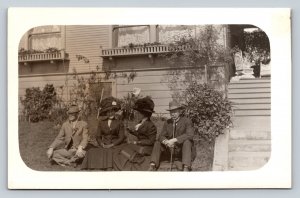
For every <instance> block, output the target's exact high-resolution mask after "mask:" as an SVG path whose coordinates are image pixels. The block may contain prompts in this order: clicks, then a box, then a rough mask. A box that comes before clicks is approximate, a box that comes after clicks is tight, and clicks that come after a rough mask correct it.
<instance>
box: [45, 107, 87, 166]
mask: <svg viewBox="0 0 300 198" xmlns="http://www.w3.org/2000/svg"><path fill="white" fill-rule="evenodd" d="M68 115H69V118H68V120H67V121H66V122H65V123H64V124H63V125H62V127H61V129H60V132H59V134H58V135H57V137H56V138H55V140H54V141H53V143H52V144H51V145H50V146H49V148H48V150H47V156H48V158H49V159H50V160H51V161H54V162H56V163H57V164H59V165H61V166H70V165H73V166H76V162H78V160H79V159H81V158H83V157H84V156H85V153H86V151H85V150H84V149H85V147H86V146H87V143H88V127H87V123H86V122H85V121H82V120H79V108H78V106H76V105H72V106H71V107H70V108H69V110H68Z"/></svg>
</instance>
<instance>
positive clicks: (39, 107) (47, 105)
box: [21, 84, 56, 122]
mask: <svg viewBox="0 0 300 198" xmlns="http://www.w3.org/2000/svg"><path fill="white" fill-rule="evenodd" d="M21 102H22V104H23V105H24V111H25V117H26V119H27V120H28V121H29V122H38V121H41V120H44V119H46V118H49V116H50V114H51V109H52V107H53V105H54V104H55V103H56V92H55V88H54V87H53V85H50V84H46V85H45V87H44V89H43V90H40V88H39V87H32V88H27V89H26V93H25V99H23V100H22V101H21Z"/></svg>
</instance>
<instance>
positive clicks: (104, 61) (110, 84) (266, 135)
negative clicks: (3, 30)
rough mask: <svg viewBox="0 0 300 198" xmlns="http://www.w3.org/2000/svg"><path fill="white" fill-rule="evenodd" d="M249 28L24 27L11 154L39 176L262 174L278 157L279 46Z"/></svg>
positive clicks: (241, 25)
mask: <svg viewBox="0 0 300 198" xmlns="http://www.w3.org/2000/svg"><path fill="white" fill-rule="evenodd" d="M102 20H103V19H102ZM245 21H246V23H236V22H234V23H230V20H228V23H214V22H212V23H203V21H201V22H199V23H193V24H190V23H188V24H185V23H178V24H177V23H174V21H173V22H172V23H169V24H168V23H161V24H159V23H157V24H156V23H148V22H145V24H143V22H142V23H141V22H138V23H132V21H130V22H128V24H126V20H125V23H124V22H122V23H119V24H118V23H115V22H114V21H113V22H111V23H110V24H107V23H104V24H101V23H99V24H81V23H78V24H74V23H72V24H67V23H66V24H57V23H52V24H51V23H49V22H47V23H44V24H42V25H41V23H39V25H35V26H27V29H26V31H23V32H22V33H20V35H21V37H20V38H19V39H17V38H15V39H14V40H15V41H14V43H17V44H18V45H17V46H14V47H15V48H17V50H18V53H17V54H13V56H12V57H13V59H16V60H17V65H16V66H15V67H16V68H17V73H15V74H14V75H16V76H17V79H18V82H14V83H16V84H17V85H16V86H17V87H18V88H17V90H14V92H16V91H17V96H18V98H17V99H18V104H15V108H14V109H16V107H17V115H14V117H13V119H14V120H15V123H14V125H18V130H17V131H14V133H15V135H14V137H17V140H16V138H14V142H15V143H16V144H17V145H18V149H17V148H15V149H14V151H13V152H14V153H15V152H17V153H19V154H17V155H19V157H20V158H21V161H22V163H23V164H24V165H25V166H26V167H27V168H28V169H29V171H30V170H31V171H34V172H35V173H38V174H39V173H42V174H45V175H48V174H49V175H52V173H53V174H58V175H59V174H64V173H66V172H69V173H71V174H77V173H79V174H81V175H83V174H86V175H91V174H98V175H103V174H104V175H105V174H113V175H114V177H116V178H119V177H121V176H120V175H118V174H122V172H124V173H126V174H128V175H129V176H130V175H131V174H130V173H133V174H135V173H137V174H142V175H143V174H144V173H146V174H147V175H149V174H152V175H154V176H155V175H156V174H169V173H170V174H175V175H176V174H179V173H180V172H186V173H182V174H184V177H187V178H189V177H190V176H191V174H202V173H204V174H214V173H217V174H219V173H222V172H224V173H226V174H229V177H230V174H231V173H232V175H235V174H237V175H239V174H241V175H242V174H244V173H245V172H246V174H248V173H251V172H255V171H260V170H261V169H263V168H265V167H266V166H267V164H268V163H269V160H270V159H271V156H273V155H275V156H276V155H277V154H276V153H275V154H274V153H273V152H274V150H275V152H276V151H277V149H273V146H274V145H273V142H274V140H273V136H274V133H275V136H276V131H275V132H273V129H274V128H273V127H271V119H275V118H273V116H274V112H275V113H276V114H277V115H278V111H277V110H276V109H275V110H273V107H274V105H273V101H274V99H273V93H272V92H273V90H274V89H273V87H272V92H271V84H272V86H273V85H274V84H277V82H278V81H275V83H274V78H273V72H271V71H273V67H274V65H275V66H277V65H278V62H275V63H274V59H275V61H276V58H274V57H273V53H272V50H273V48H271V46H273V45H276V44H273V43H272V42H276V40H273V41H272V40H271V38H269V34H268V33H267V32H265V30H264V27H262V26H260V23H259V22H258V21H257V23H248V21H247V20H245ZM74 22H76V21H75V20H74ZM155 22H156V21H155ZM157 22H159V21H157ZM284 22H286V23H289V21H284ZM9 25H11V26H17V24H14V23H13V22H9ZM28 27H29V28H28ZM288 31H290V30H288ZM287 44H288V45H289V44H290V43H287ZM288 55H289V52H287V56H288ZM277 58H278V57H277ZM14 61H15V60H14ZM287 62H288V61H287ZM271 65H272V67H271ZM289 67H290V66H289ZM275 75H276V74H275ZM287 88H288V87H287ZM15 95H16V94H15ZM271 95H272V97H271ZM289 97H290V96H289ZM14 101H16V99H14ZM271 101H272V102H271ZM277 106H278V105H277ZM8 108H10V107H8ZM14 112H16V111H14ZM275 117H276V116H275ZM286 126H287V127H288V125H286ZM271 128H272V130H271ZM9 132H10V131H9ZM286 132H288V133H291V132H290V131H286ZM9 139H10V138H9ZM9 144H11V143H10V140H9ZM275 147H276V145H275ZM9 156H10V152H9ZM9 168H10V166H9ZM36 171H37V172H36ZM128 171H130V172H128ZM288 173H289V171H287V172H286V174H288ZM180 175H181V173H180ZM226 176H228V175H226ZM105 177H106V176H105ZM178 177H179V175H178ZM54 178H55V177H54ZM70 178H73V176H72V177H70ZM156 178H157V177H156ZM177 179H178V178H177ZM256 179H257V180H259V178H257V177H256ZM236 182H238V181H237V180H236ZM123 184H124V183H123ZM153 185H154V188H160V187H159V186H157V185H155V184H153ZM179 185H180V184H179ZM253 185H254V186H255V184H249V187H251V186H253ZM29 186H30V185H29ZM117 186H118V187H119V188H123V187H122V185H119V184H118V185H117ZM123 186H124V188H126V185H123ZM225 186H226V185H225ZM234 186H235V187H236V186H238V185H234ZM246 186H247V185H246ZM284 186H288V185H284ZM143 187H144V188H153V187H150V186H149V185H143ZM186 187H192V188H194V185H190V186H185V185H182V188H186ZM211 187H222V185H220V186H211ZM241 187H245V185H241ZM25 188H27V187H25ZM44 188H45V187H44ZM46 188H52V186H51V185H49V186H48V187H46ZM53 188H56V187H53ZM70 188H73V187H70ZM74 188H78V187H75V186H74ZM79 188H80V187H79ZM82 188H102V187H94V186H93V185H90V186H87V187H82ZM104 188H105V187H104ZM129 188H132V187H129ZM137 188H141V187H137Z"/></svg>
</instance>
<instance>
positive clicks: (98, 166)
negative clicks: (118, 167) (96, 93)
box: [82, 97, 125, 170]
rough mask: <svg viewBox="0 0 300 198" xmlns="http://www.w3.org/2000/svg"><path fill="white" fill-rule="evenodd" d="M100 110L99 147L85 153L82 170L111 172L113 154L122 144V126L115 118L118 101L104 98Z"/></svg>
mask: <svg viewBox="0 0 300 198" xmlns="http://www.w3.org/2000/svg"><path fill="white" fill-rule="evenodd" d="M100 108H101V110H100V112H99V114H100V115H102V116H101V117H100V121H99V124H98V129H97V134H96V140H97V142H98V145H99V146H98V148H92V149H90V150H89V151H88V152H87V154H86V157H85V159H84V160H83V162H82V169H90V170H112V169H113V152H115V150H116V149H117V148H118V147H119V146H120V145H121V144H122V143H123V142H124V138H125V135H124V125H123V123H122V121H121V120H119V119H116V117H115V113H116V112H117V111H118V110H120V108H121V106H120V103H119V101H117V99H116V98H114V97H108V98H105V99H104V100H103V101H102V102H101V104H100Z"/></svg>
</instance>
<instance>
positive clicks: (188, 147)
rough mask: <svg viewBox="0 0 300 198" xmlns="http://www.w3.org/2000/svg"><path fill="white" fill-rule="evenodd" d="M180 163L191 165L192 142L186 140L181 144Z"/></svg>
mask: <svg viewBox="0 0 300 198" xmlns="http://www.w3.org/2000/svg"><path fill="white" fill-rule="evenodd" d="M182 163H183V164H184V165H187V166H189V167H191V164H192V142H191V141H190V140H186V141H184V142H183V145H182Z"/></svg>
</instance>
